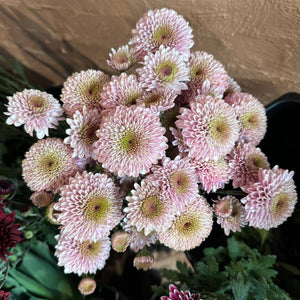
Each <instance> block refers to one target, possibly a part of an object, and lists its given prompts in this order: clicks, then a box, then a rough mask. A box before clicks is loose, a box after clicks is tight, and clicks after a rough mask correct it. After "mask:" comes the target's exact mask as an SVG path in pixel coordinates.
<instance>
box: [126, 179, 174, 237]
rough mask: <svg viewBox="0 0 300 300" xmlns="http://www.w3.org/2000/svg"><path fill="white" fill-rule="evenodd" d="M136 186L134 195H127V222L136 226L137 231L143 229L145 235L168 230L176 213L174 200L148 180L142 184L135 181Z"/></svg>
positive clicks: (132, 192) (133, 191)
mask: <svg viewBox="0 0 300 300" xmlns="http://www.w3.org/2000/svg"><path fill="white" fill-rule="evenodd" d="M134 188H135V190H132V191H131V194H132V196H127V197H126V200H127V202H128V205H127V207H125V208H124V212H125V213H126V214H127V215H126V218H127V221H126V222H127V224H129V225H131V226H135V227H136V229H137V231H142V230H143V231H144V233H145V235H148V234H149V233H151V232H152V231H156V232H163V231H165V230H167V229H168V228H169V227H170V226H171V222H172V219H173V216H174V213H175V211H174V208H173V205H172V200H171V199H170V198H168V197H167V196H166V195H164V194H163V193H161V191H160V189H159V187H157V186H155V185H153V183H152V182H151V181H148V180H143V181H142V182H141V185H139V184H137V183H135V184H134Z"/></svg>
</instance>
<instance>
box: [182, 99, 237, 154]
mask: <svg viewBox="0 0 300 300" xmlns="http://www.w3.org/2000/svg"><path fill="white" fill-rule="evenodd" d="M177 118H178V120H177V121H176V126H177V127H178V128H179V129H182V136H183V141H184V143H185V144H186V145H187V146H188V147H189V156H191V157H195V158H196V159H202V160H211V159H215V160H216V159H218V158H219V157H221V156H224V155H226V154H228V153H229V152H230V151H231V150H232V148H233V147H234V144H235V142H236V140H237V139H238V137H239V125H238V121H237V119H236V115H235V111H234V109H233V108H232V107H230V105H228V104H227V103H225V102H224V101H223V100H222V99H216V98H213V97H211V96H199V97H198V98H197V101H195V102H193V103H191V108H190V109H188V108H181V114H180V115H179V116H177Z"/></svg>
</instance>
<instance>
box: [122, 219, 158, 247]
mask: <svg viewBox="0 0 300 300" xmlns="http://www.w3.org/2000/svg"><path fill="white" fill-rule="evenodd" d="M127 221H128V220H127V218H124V222H122V228H123V229H124V230H125V231H126V232H127V233H128V234H129V246H130V248H131V250H133V251H134V252H138V251H139V250H141V249H143V248H144V247H145V246H150V245H152V244H155V242H156V241H157V234H156V232H154V231H152V232H151V233H149V234H148V235H145V232H144V230H142V231H137V229H136V227H135V226H131V225H130V224H128V223H127Z"/></svg>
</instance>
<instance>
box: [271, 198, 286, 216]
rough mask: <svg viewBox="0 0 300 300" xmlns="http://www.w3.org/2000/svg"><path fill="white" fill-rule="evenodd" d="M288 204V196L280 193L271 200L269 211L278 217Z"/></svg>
mask: <svg viewBox="0 0 300 300" xmlns="http://www.w3.org/2000/svg"><path fill="white" fill-rule="evenodd" d="M288 203H289V195H288V194H286V193H280V194H278V195H277V196H276V197H275V198H274V199H273V201H272V204H271V206H270V211H271V212H272V213H273V214H274V215H278V214H280V213H281V212H282V211H284V210H285V208H286V206H288Z"/></svg>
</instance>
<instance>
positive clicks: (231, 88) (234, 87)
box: [224, 76, 242, 97]
mask: <svg viewBox="0 0 300 300" xmlns="http://www.w3.org/2000/svg"><path fill="white" fill-rule="evenodd" d="M241 91H242V89H241V87H240V86H239V84H238V83H237V82H236V81H235V80H234V79H233V78H232V77H230V76H229V77H228V87H227V90H226V91H225V92H224V97H226V96H227V95H229V94H234V93H241Z"/></svg>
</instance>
